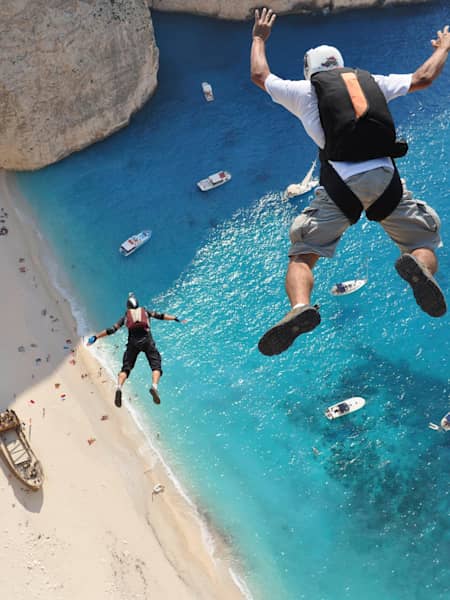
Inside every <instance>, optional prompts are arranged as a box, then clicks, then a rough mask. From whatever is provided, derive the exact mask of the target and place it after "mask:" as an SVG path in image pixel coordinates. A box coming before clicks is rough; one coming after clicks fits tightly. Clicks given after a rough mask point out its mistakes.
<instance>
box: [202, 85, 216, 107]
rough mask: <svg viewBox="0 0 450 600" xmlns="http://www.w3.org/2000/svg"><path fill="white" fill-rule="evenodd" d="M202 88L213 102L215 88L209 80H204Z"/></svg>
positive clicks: (207, 98)
mask: <svg viewBox="0 0 450 600" xmlns="http://www.w3.org/2000/svg"><path fill="white" fill-rule="evenodd" d="M202 90H203V94H204V96H205V99H206V101H207V102H212V101H213V100H214V94H213V89H212V87H211V84H210V83H208V82H207V81H203V82H202Z"/></svg>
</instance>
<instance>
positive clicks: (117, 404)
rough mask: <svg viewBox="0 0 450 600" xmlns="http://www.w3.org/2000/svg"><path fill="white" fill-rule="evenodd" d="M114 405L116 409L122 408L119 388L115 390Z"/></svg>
mask: <svg viewBox="0 0 450 600" xmlns="http://www.w3.org/2000/svg"><path fill="white" fill-rule="evenodd" d="M114 404H115V405H116V406H117V408H120V407H121V406H122V390H121V389H120V388H117V390H116V395H115V397H114Z"/></svg>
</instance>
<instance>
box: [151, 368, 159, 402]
mask: <svg viewBox="0 0 450 600" xmlns="http://www.w3.org/2000/svg"><path fill="white" fill-rule="evenodd" d="M160 378H161V371H158V370H157V369H155V371H152V387H151V388H150V394H151V395H152V398H153V402H154V403H155V404H160V403H161V398H160V397H159V393H158V383H159V380H160Z"/></svg>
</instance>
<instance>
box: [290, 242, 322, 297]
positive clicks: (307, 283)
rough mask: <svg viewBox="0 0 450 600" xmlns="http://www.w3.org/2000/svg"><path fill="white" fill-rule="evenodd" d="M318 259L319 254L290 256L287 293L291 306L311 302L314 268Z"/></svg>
mask: <svg viewBox="0 0 450 600" xmlns="http://www.w3.org/2000/svg"><path fill="white" fill-rule="evenodd" d="M318 259H319V257H318V255H317V254H299V255H298V256H292V257H291V258H290V260H289V265H288V270H287V273H286V293H287V295H288V298H289V300H290V302H291V306H296V305H297V304H309V303H310V302H311V292H312V289H313V286H314V276H313V273H312V270H313V268H314V265H315V264H316V262H317V260H318Z"/></svg>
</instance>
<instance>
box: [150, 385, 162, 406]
mask: <svg viewBox="0 0 450 600" xmlns="http://www.w3.org/2000/svg"><path fill="white" fill-rule="evenodd" d="M149 391H150V394H151V395H152V398H153V402H154V403H155V404H161V398H160V397H159V394H158V390H157V389H156V388H154V387H153V386H152V387H151V388H150V390H149Z"/></svg>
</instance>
